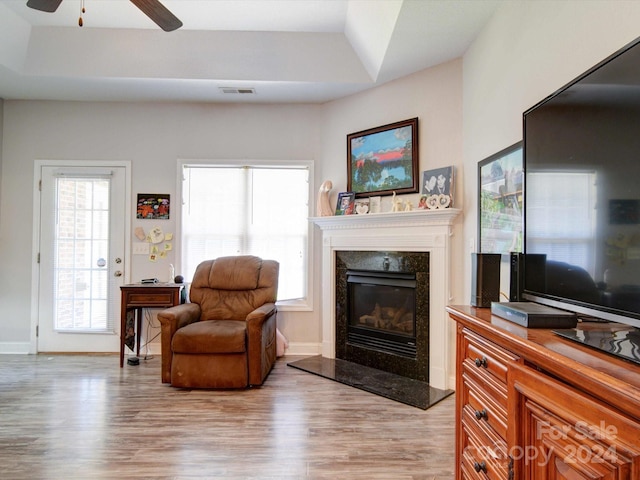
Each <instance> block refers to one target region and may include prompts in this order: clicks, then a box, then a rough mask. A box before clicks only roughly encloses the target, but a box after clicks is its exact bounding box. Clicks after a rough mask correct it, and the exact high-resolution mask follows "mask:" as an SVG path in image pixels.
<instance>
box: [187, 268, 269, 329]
mask: <svg viewBox="0 0 640 480" xmlns="http://www.w3.org/2000/svg"><path fill="white" fill-rule="evenodd" d="M278 271H279V264H278V262H276V261H274V260H262V259H260V258H259V257H255V256H252V255H240V256H233V257H220V258H217V259H215V260H206V261H204V262H202V263H201V264H200V265H198V268H197V269H196V273H195V275H194V276H193V282H192V284H191V290H190V297H191V301H192V302H193V303H198V304H199V305H200V308H201V310H202V314H201V316H200V320H244V319H245V318H246V316H247V315H248V314H249V313H250V312H252V311H253V310H255V309H256V308H258V307H259V306H261V305H263V304H265V303H273V302H275V301H276V295H277V292H278Z"/></svg>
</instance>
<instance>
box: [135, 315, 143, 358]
mask: <svg viewBox="0 0 640 480" xmlns="http://www.w3.org/2000/svg"><path fill="white" fill-rule="evenodd" d="M141 334H142V309H141V308H136V352H137V353H136V356H138V357H139V356H140V336H141Z"/></svg>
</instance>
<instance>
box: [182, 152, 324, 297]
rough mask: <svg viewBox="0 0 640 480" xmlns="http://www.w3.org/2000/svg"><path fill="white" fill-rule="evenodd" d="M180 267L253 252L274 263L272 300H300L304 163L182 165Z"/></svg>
mask: <svg viewBox="0 0 640 480" xmlns="http://www.w3.org/2000/svg"><path fill="white" fill-rule="evenodd" d="M182 169H183V177H182V178H183V181H182V197H183V206H182V216H181V232H182V233H181V261H182V263H181V271H182V272H183V274H184V276H185V277H186V278H187V280H190V279H191V278H193V274H194V272H195V269H196V267H197V266H198V264H199V263H200V262H202V261H203V260H206V259H212V258H217V257H221V256H226V255H245V254H250V255H257V256H259V257H262V258H265V259H266V258H268V259H273V260H277V261H278V262H280V278H279V284H278V301H279V302H280V303H289V304H303V303H304V304H306V303H307V300H308V288H309V284H308V277H309V275H308V273H309V272H308V268H309V251H310V249H309V221H308V216H309V182H310V173H311V164H310V162H305V163H302V162H301V163H296V164H287V165H282V164H277V165H275V164H252V165H243V166H237V165H218V164H216V165H214V164H202V163H200V164H188V163H185V164H183V165H182Z"/></svg>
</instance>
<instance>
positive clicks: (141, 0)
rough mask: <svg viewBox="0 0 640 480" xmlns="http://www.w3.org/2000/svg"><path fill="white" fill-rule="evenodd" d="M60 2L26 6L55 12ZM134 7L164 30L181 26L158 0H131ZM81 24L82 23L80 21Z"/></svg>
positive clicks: (33, 0)
mask: <svg viewBox="0 0 640 480" xmlns="http://www.w3.org/2000/svg"><path fill="white" fill-rule="evenodd" d="M61 3H62V0H28V1H27V7H31V8H33V9H35V10H40V11H41V12H55V11H56V10H57V8H58V7H59V6H60V4H61ZM131 3H133V4H134V5H135V6H136V7H138V8H139V9H140V10H142V12H143V13H144V14H145V15H146V16H147V17H149V18H150V19H151V20H153V21H154V22H155V23H156V24H157V25H158V26H159V27H160V28H161V29H163V30H164V31H165V32H171V31H173V30H177V29H178V28H180V27H181V26H182V22H181V21H180V19H178V18H177V17H176V16H175V15H174V14H173V13H171V12H170V11H169V10H168V9H167V7H165V6H164V5H162V3H160V1H159V0H131ZM80 26H82V23H80Z"/></svg>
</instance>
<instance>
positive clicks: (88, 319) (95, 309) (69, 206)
mask: <svg viewBox="0 0 640 480" xmlns="http://www.w3.org/2000/svg"><path fill="white" fill-rule="evenodd" d="M126 179H127V169H126V167H125V166H109V165H107V166H101V167H61V166H54V165H42V166H41V195H40V251H39V259H40V273H39V298H38V314H39V315H38V333H37V335H38V339H37V342H38V345H37V350H38V351H40V352H118V351H119V349H120V343H119V342H120V336H119V335H120V332H119V325H120V322H119V312H120V288H119V287H120V286H121V285H122V284H123V279H124V269H125V257H124V254H125V226H126V222H125V219H126V208H127V201H126V198H127V195H126V192H127V189H126Z"/></svg>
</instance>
